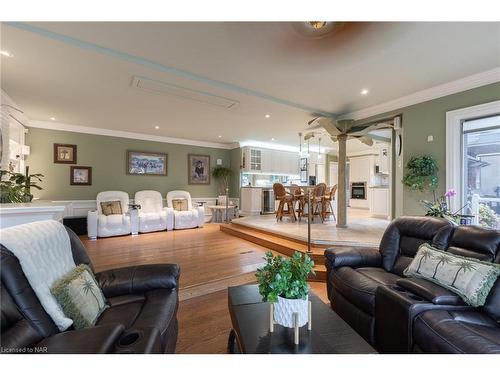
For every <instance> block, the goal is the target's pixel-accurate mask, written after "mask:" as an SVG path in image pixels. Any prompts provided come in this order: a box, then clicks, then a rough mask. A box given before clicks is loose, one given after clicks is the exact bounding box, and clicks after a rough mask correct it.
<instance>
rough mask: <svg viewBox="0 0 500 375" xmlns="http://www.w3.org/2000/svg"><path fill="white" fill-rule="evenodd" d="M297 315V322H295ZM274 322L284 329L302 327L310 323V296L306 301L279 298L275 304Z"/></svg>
mask: <svg viewBox="0 0 500 375" xmlns="http://www.w3.org/2000/svg"><path fill="white" fill-rule="evenodd" d="M295 314H297V322H295ZM273 318H274V322H275V323H278V324H279V325H281V326H283V327H288V328H296V327H302V326H303V325H305V324H306V323H307V322H308V321H309V296H307V297H306V299H288V298H282V297H278V302H275V303H274V312H273Z"/></svg>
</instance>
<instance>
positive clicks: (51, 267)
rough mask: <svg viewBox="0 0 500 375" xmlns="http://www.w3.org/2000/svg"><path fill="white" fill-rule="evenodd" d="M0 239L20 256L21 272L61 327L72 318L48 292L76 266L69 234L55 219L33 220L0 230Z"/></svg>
mask: <svg viewBox="0 0 500 375" xmlns="http://www.w3.org/2000/svg"><path fill="white" fill-rule="evenodd" d="M0 243H2V244H3V245H4V246H5V247H6V248H7V249H9V250H10V251H12V252H13V253H14V255H15V256H16V257H17V259H19V263H20V264H21V267H22V269H23V272H24V275H25V276H26V278H27V279H28V281H29V283H30V285H31V288H33V290H34V291H35V294H36V295H37V297H38V299H39V300H40V303H41V304H42V306H43V308H44V309H45V311H46V312H47V314H49V316H50V317H51V318H52V320H53V321H54V323H55V324H56V325H57V327H58V328H59V330H60V331H64V330H66V329H67V328H68V327H69V326H71V325H72V324H73V321H72V320H71V319H69V318H68V317H67V316H66V315H64V313H63V311H62V309H61V306H60V305H59V304H58V303H57V301H56V299H55V298H54V296H53V295H52V293H51V292H50V288H51V287H52V285H53V284H54V282H55V281H57V280H58V279H60V278H61V277H63V276H64V275H66V274H67V273H68V272H70V271H71V270H72V269H73V268H75V267H76V265H75V262H74V260H73V255H72V253H71V244H70V240H69V235H68V233H67V232H66V229H65V228H64V226H63V225H62V224H61V223H59V222H58V221H55V220H44V221H36V222H34V223H29V224H22V225H17V226H14V227H10V228H6V229H2V230H0Z"/></svg>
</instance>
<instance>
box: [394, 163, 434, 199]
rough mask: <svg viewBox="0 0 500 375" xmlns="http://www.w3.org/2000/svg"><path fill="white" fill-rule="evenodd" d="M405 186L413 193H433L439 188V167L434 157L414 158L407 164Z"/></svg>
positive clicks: (404, 178)
mask: <svg viewBox="0 0 500 375" xmlns="http://www.w3.org/2000/svg"><path fill="white" fill-rule="evenodd" d="M406 169H407V172H406V174H405V176H404V177H403V181H402V182H403V184H404V185H405V186H407V187H408V188H410V189H411V190H413V191H421V192H424V191H431V190H435V189H436V188H437V187H438V176H437V171H438V165H437V161H436V159H434V158H433V157H432V156H428V155H423V156H413V157H412V158H411V159H410V160H409V161H408V163H407V164H406Z"/></svg>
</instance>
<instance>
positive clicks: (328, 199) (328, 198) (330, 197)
mask: <svg viewBox="0 0 500 375" xmlns="http://www.w3.org/2000/svg"><path fill="white" fill-rule="evenodd" d="M336 192H337V185H333V186H332V188H331V189H330V191H329V192H328V193H326V194H325V196H324V197H323V204H322V214H323V220H324V219H325V218H327V217H329V216H330V215H333V219H334V220H335V221H337V218H336V217H335V212H334V210H333V205H332V201H334V200H335V193H336ZM328 208H329V210H328Z"/></svg>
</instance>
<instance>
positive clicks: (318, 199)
mask: <svg viewBox="0 0 500 375" xmlns="http://www.w3.org/2000/svg"><path fill="white" fill-rule="evenodd" d="M325 191H326V184H325V183H323V182H321V183H319V184H317V185H316V186H315V187H314V189H313V191H312V193H309V194H310V196H311V197H310V199H311V207H309V206H307V209H304V212H303V214H302V217H307V218H309V216H310V218H311V222H314V217H315V216H319V217H320V219H321V221H322V222H323V216H322V203H323V196H324V195H325ZM307 203H308V202H307V196H306V197H305V200H304V205H307Z"/></svg>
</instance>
